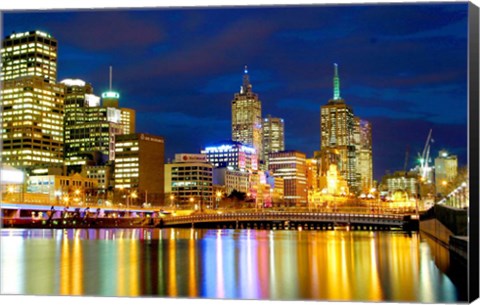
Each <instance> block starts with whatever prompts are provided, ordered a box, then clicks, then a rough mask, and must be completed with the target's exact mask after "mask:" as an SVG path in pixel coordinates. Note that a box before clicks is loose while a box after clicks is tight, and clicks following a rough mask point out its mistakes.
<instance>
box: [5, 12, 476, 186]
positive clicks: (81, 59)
mask: <svg viewBox="0 0 480 305" xmlns="http://www.w3.org/2000/svg"><path fill="white" fill-rule="evenodd" d="M287 11H288V13H287ZM382 11H383V12H384V14H382V13H380V12H382ZM387 11H388V13H387ZM427 13H428V15H425V14H427ZM392 14H393V15H395V16H398V17H399V18H398V19H401V18H403V19H402V20H395V24H394V23H390V22H389V20H390V19H392V17H391V16H392ZM31 15H35V19H34V20H35V22H31V21H30V20H32V18H31V17H32V16H31ZM265 15H267V16H269V18H262V16H265ZM382 15H385V16H388V19H389V20H387V18H386V17H382ZM425 16H427V17H425ZM160 17H162V18H160ZM320 17H322V18H320ZM337 17H338V18H337ZM367 17H368V18H369V19H368V20H367V19H366V18H367ZM67 18H68V19H69V20H70V21H68V23H67V26H65V24H63V23H62V21H66V19H67ZM266 19H268V20H266ZM362 20H363V22H360V21H362ZM112 21H116V22H117V23H118V24H119V26H118V28H117V30H116V31H115V30H113V29H111V28H109V27H102V24H103V22H105V24H108V23H109V22H112ZM399 21H400V22H399ZM375 22H377V23H378V24H379V26H374V24H375ZM397 23H398V24H397ZM82 24H89V26H91V27H95V28H98V29H99V31H84V28H83V27H82ZM382 25H383V26H382ZM37 29H38V30H43V31H46V32H48V33H49V34H51V35H52V36H54V37H55V38H56V39H57V40H58V45H59V46H58V48H59V56H58V68H57V72H58V81H61V80H63V79H65V78H80V79H82V80H84V81H86V82H89V83H91V84H92V85H93V87H94V93H95V94H96V95H100V94H101V93H102V92H104V91H107V90H108V82H109V79H108V72H109V71H108V67H109V66H110V65H112V66H113V71H114V72H113V89H114V90H115V91H118V92H120V103H121V104H122V105H123V106H125V107H129V108H133V109H135V110H136V111H137V131H138V132H146V133H150V134H155V135H159V136H162V137H164V138H165V156H166V159H168V158H171V159H173V156H174V154H175V153H199V152H200V150H201V149H202V148H204V147H206V146H208V145H210V144H212V143H213V142H217V141H219V140H224V139H229V137H230V132H231V114H230V106H231V104H230V103H231V100H232V99H233V96H234V94H235V93H237V92H239V91H240V90H239V88H240V86H241V84H242V72H243V67H244V65H248V67H249V74H250V82H251V84H252V85H253V91H254V92H255V93H257V94H258V95H259V99H260V100H261V101H262V115H263V116H264V117H266V116H267V115H269V114H270V115H272V116H275V117H281V118H284V120H285V132H286V135H285V144H286V145H285V148H286V149H287V150H293V149H295V150H299V151H302V152H304V153H306V154H307V156H309V157H312V156H313V152H314V151H315V150H319V149H320V147H319V140H320V129H319V126H320V107H321V106H323V105H325V104H326V103H327V102H328V100H329V99H331V98H332V93H333V92H332V85H333V83H332V75H333V73H332V68H331V67H332V64H333V63H338V64H339V72H340V77H341V81H342V86H341V88H342V98H344V99H345V101H346V103H347V104H348V105H349V106H351V107H352V108H353V109H354V111H355V114H356V115H359V116H360V117H362V118H363V119H366V120H368V121H370V122H371V123H372V131H373V135H372V138H373V139H372V142H373V162H374V164H373V170H374V178H375V179H377V180H379V179H380V177H381V176H382V175H383V174H384V173H385V171H386V170H390V171H394V170H398V169H402V168H403V164H404V160H405V150H406V147H407V145H408V146H410V149H411V153H410V155H411V157H410V162H409V167H413V166H414V160H416V153H417V152H421V150H422V149H423V145H424V143H425V139H426V137H427V134H428V131H429V129H433V138H434V139H435V143H434V144H433V146H432V150H433V154H432V155H434V156H435V155H437V151H439V150H441V149H447V150H448V151H449V152H450V153H452V154H456V155H458V157H459V164H460V165H465V164H466V154H467V140H466V135H467V109H466V107H467V103H466V101H467V81H466V80H467V54H466V52H465V51H466V48H467V44H466V42H467V4H448V5H447V4H435V5H431V4H429V5H427V4H418V5H415V4H411V5H400V6H395V5H362V6H348V7H342V6H321V5H319V6H313V7H295V8H289V9H288V10H287V9H285V8H282V7H273V8H254V7H252V8H241V9H240V8H239V9H199V8H196V9H183V10H180V9H169V10H165V9H158V10H148V11H146V10H128V11H125V10H118V11H96V12H40V13H7V14H5V15H4V36H6V35H9V34H10V33H11V32H12V31H16V32H24V31H30V30H37ZM380 50H382V52H381V51H380ZM137 56H138V57H137ZM360 59H362V60H360ZM392 59H394V60H392ZM398 130H402V131H404V132H401V133H399V132H398ZM192 131H195V132H192Z"/></svg>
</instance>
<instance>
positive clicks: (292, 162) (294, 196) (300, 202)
mask: <svg viewBox="0 0 480 305" xmlns="http://www.w3.org/2000/svg"><path fill="white" fill-rule="evenodd" d="M269 160H270V161H269V165H268V169H269V171H270V172H272V175H273V176H274V177H280V178H283V181H284V187H283V193H284V195H283V200H284V203H285V205H287V206H305V205H306V203H307V179H306V176H305V173H306V169H305V162H306V156H305V154H304V153H301V152H298V151H281V152H276V153H270V154H269Z"/></svg>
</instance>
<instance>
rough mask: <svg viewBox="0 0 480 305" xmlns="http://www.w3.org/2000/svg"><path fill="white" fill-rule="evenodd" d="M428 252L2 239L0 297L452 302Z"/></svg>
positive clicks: (206, 238)
mask: <svg viewBox="0 0 480 305" xmlns="http://www.w3.org/2000/svg"><path fill="white" fill-rule="evenodd" d="M430 249H431V248H430V246H429V244H428V243H427V242H426V240H424V239H423V237H421V236H420V235H419V234H416V233H415V234H405V233H395V232H359V231H355V232H348V231H303V232H302V231H266V230H265V231H255V230H201V229H162V230H160V229H148V230H147V229H100V230H93V229H92V230H86V229H75V230H73V229H72V230H20V229H2V230H1V271H0V272H1V293H2V294H29V295H89V296H163V297H164V296H167V297H195V298H203V297H205V298H227V299H272V300H309V299H313V300H330V301H332V300H333V301H383V302H388V301H397V302H403V301H407V302H434V303H439V302H440V303H441V302H456V301H458V300H459V299H461V297H460V295H462V293H461V291H459V290H458V288H457V287H456V286H455V284H454V283H453V282H452V281H451V280H450V279H449V277H447V276H446V275H445V274H444V272H442V271H441V270H440V269H439V268H438V267H437V265H438V262H437V264H435V261H434V258H435V260H438V259H441V260H443V263H442V264H443V265H445V264H446V265H447V267H448V251H446V250H445V251H446V253H447V254H446V255H445V253H443V254H441V255H440V256H438V255H437V254H435V255H432V252H431V250H430ZM434 256H435V257H434ZM439 257H440V258H439ZM445 260H446V262H445Z"/></svg>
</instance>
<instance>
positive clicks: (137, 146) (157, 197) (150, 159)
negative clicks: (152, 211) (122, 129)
mask: <svg viewBox="0 0 480 305" xmlns="http://www.w3.org/2000/svg"><path fill="white" fill-rule="evenodd" d="M164 150H165V144H164V140H163V138H162V137H159V136H154V135H149V134H145V133H135V134H128V135H118V136H116V137H115V170H114V177H115V178H114V179H115V189H116V190H117V193H120V194H121V193H125V194H127V196H128V194H130V196H132V195H134V196H132V198H131V199H135V200H129V202H130V204H133V205H140V204H142V203H143V202H148V203H151V204H153V205H160V204H161V203H163V199H164V198H163V197H164V180H165V179H164Z"/></svg>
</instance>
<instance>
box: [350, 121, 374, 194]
mask: <svg viewBox="0 0 480 305" xmlns="http://www.w3.org/2000/svg"><path fill="white" fill-rule="evenodd" d="M354 134H355V137H354V138H355V153H356V160H357V174H358V178H359V181H358V183H359V185H358V186H359V190H361V191H363V192H365V193H368V192H369V191H370V189H371V188H372V187H373V166H372V126H371V124H370V122H368V121H365V120H361V119H360V118H359V117H355V132H354Z"/></svg>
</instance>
